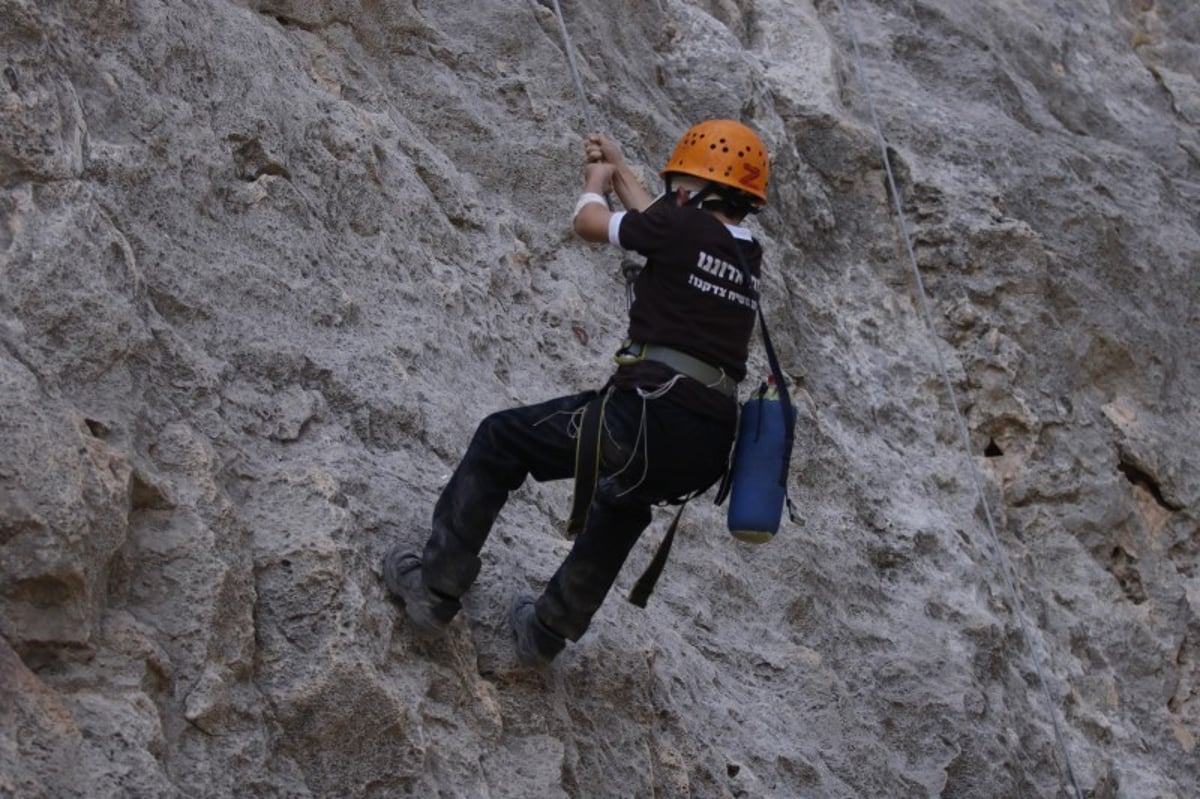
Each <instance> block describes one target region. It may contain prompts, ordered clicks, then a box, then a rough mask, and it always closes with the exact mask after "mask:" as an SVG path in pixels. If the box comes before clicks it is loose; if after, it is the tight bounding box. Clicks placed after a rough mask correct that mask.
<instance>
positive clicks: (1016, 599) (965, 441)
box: [842, 3, 1083, 799]
mask: <svg viewBox="0 0 1200 799" xmlns="http://www.w3.org/2000/svg"><path fill="white" fill-rule="evenodd" d="M842 16H843V17H845V19H846V30H847V31H848V33H849V35H850V42H851V44H852V45H853V48H854V71H855V72H856V73H857V74H858V81H859V83H860V84H861V85H862V90H863V96H864V97H865V98H866V101H867V108H868V110H869V112H870V116H871V124H872V125H873V126H874V128H875V135H876V137H877V139H878V141H879V149H880V152H881V154H882V158H883V167H884V170H885V171H886V172H887V182H888V189H889V190H890V191H891V195H892V203H893V205H894V206H895V210H896V221H897V224H898V225H899V227H900V235H901V236H902V237H903V239H904V246H905V249H906V250H907V251H908V260H909V265H910V267H911V269H912V274H913V279H914V280H915V281H916V285H917V294H918V296H919V297H920V300H921V312H922V314H923V316H924V317H925V327H926V328H927V329H928V331H929V336H930V338H931V339H932V341H933V349H934V351H935V352H936V353H937V363H938V370H939V371H940V372H941V377H942V382H943V383H944V384H945V385H946V393H947V394H948V395H949V397H950V405H951V407H952V408H953V409H954V417H955V420H956V422H957V424H958V436H959V439H960V440H961V442H962V445H963V449H964V450H965V452H966V455H967V463H968V466H969V471H970V473H971V479H972V481H973V482H974V485H975V492H976V494H978V496H979V502H980V504H981V505H982V507H983V515H984V517H985V519H986V520H987V527H988V532H989V533H991V542H992V548H993V549H994V550H995V552H996V555H997V558H998V560H999V561H1000V566H1001V569H1000V571H1001V573H1002V574H1003V575H1004V583H1005V586H1006V587H1007V589H1008V595H1009V597H1010V599H1011V600H1012V603H1013V610H1014V615H1015V616H1016V617H1017V622H1018V624H1019V626H1020V628H1021V637H1022V638H1023V639H1024V641H1025V646H1026V647H1028V648H1029V653H1030V657H1031V658H1032V659H1033V666H1034V670H1035V672H1036V673H1037V677H1038V683H1039V684H1040V685H1041V688H1042V695H1043V698H1044V699H1045V701H1046V705H1047V709H1048V711H1049V714H1050V720H1051V721H1052V722H1053V725H1054V737H1055V740H1056V741H1057V742H1058V748H1059V750H1060V751H1061V752H1062V758H1063V765H1064V767H1065V769H1066V772H1067V778H1068V780H1069V781H1070V783H1071V788H1072V789H1073V790H1074V793H1075V797H1076V799H1083V792H1082V791H1080V790H1079V783H1078V782H1076V780H1075V770H1074V768H1072V765H1071V754H1070V751H1069V750H1068V749H1067V744H1066V741H1065V739H1064V738H1063V733H1062V727H1061V725H1060V723H1059V720H1058V710H1057V707H1058V705H1057V703H1056V702H1055V701H1054V697H1052V696H1051V695H1050V687H1049V683H1048V682H1047V681H1046V678H1045V675H1044V674H1043V673H1042V664H1041V660H1040V658H1039V657H1038V654H1037V651H1036V650H1035V649H1034V647H1033V637H1032V636H1031V635H1030V634H1029V625H1028V622H1027V621H1026V620H1025V611H1024V605H1023V603H1022V602H1021V597H1020V594H1019V593H1018V591H1017V587H1016V582H1015V581H1014V579H1013V576H1012V566H1011V564H1010V563H1009V560H1008V556H1007V554H1006V553H1005V550H1004V547H1003V546H1002V545H1001V543H1000V536H999V535H998V534H997V533H996V522H995V520H994V518H993V517H992V508H991V504H990V503H989V502H988V499H987V494H985V493H984V490H983V478H982V477H981V475H980V473H979V467H978V465H977V464H976V463H975V457H974V454H973V452H972V450H971V435H970V433H969V432H968V430H967V422H966V419H965V418H964V417H963V413H962V410H961V409H960V408H959V405H958V397H957V395H956V394H955V391H954V383H953V382H952V381H951V380H950V373H949V371H948V370H947V369H946V359H945V357H944V356H943V354H942V344H941V340H940V339H939V338H938V336H937V330H936V328H935V326H934V323H933V312H932V311H931V310H930V306H929V296H928V294H926V292H925V282H924V280H922V278H921V268H920V266H918V264H917V254H916V251H915V250H914V249H913V241H912V236H911V235H910V234H909V231H908V221H907V218H906V217H905V215H904V204H903V202H902V201H901V198H900V190H899V189H898V188H897V186H896V177H895V174H894V173H893V172H892V161H891V157H890V156H889V155H888V146H887V140H886V139H885V138H884V135H883V125H882V124H880V122H879V116H878V115H877V114H876V113H875V100H874V99H873V95H872V93H871V87H870V85H869V84H868V82H867V74H866V72H865V70H864V69H863V63H862V53H861V52H860V51H859V45H858V33H857V31H856V30H855V27H854V18H853V16H852V15H851V14H850V9H849V8H848V5H847V4H846V3H843V4H842Z"/></svg>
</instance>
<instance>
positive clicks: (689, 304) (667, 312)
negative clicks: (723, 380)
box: [615, 201, 762, 420]
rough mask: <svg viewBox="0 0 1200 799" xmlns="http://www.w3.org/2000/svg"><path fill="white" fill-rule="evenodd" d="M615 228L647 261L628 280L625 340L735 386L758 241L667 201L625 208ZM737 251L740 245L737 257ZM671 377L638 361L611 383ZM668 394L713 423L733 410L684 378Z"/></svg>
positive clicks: (742, 369)
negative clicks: (710, 370) (687, 360)
mask: <svg viewBox="0 0 1200 799" xmlns="http://www.w3.org/2000/svg"><path fill="white" fill-rule="evenodd" d="M618 224H619V227H618V228H617V238H618V239H619V243H620V246H621V247H622V248H624V249H627V250H635V251H636V252H638V253H640V254H642V255H644V256H646V259H647V260H646V265H645V267H644V268H643V269H642V271H641V274H640V275H639V276H638V279H637V282H636V283H634V302H633V305H632V307H631V308H630V310H629V338H630V339H632V340H634V341H637V342H642V343H649V344H660V345H663V346H666V347H671V348H672V349H676V350H680V351H681V352H686V353H688V354H689V355H692V356H693V357H696V358H699V359H700V360H702V361H704V362H705V363H708V364H710V365H712V366H715V367H718V368H720V369H723V370H724V371H725V373H726V374H728V375H730V376H731V377H733V379H734V380H737V381H739V382H740V381H741V380H742V379H743V378H744V377H745V376H746V358H747V355H748V350H749V346H750V335H751V333H752V332H753V330H754V318H755V313H756V308H757V297H758V279H759V269H760V266H761V264H762V248H761V247H760V246H759V244H758V242H756V241H754V240H753V239H751V238H746V239H739V238H737V237H735V236H734V234H733V232H732V231H731V230H730V229H729V228H728V227H726V226H725V225H724V224H723V223H722V222H721V221H720V220H718V219H716V218H715V217H713V216H712V215H711V214H709V213H707V212H705V211H701V210H699V209H697V208H691V207H679V206H676V205H674V204H671V203H670V202H669V201H667V202H659V203H656V204H655V205H653V206H651V207H650V208H648V209H646V211H644V212H638V211H629V212H627V213H625V214H624V215H623V216H622V217H621V219H620V220H619V223H618ZM735 248H740V250H741V257H740V258H739V257H738V250H737V249H735ZM743 264H744V265H745V266H746V268H747V269H748V270H749V272H750V274H745V270H743ZM671 374H672V373H671V370H670V369H667V368H666V367H663V366H662V365H660V364H656V363H653V362H643V363H640V364H636V365H633V366H625V367H621V368H620V369H619V370H618V371H617V375H616V377H615V383H616V384H617V385H618V386H623V387H632V386H634V385H653V384H656V383H660V382H663V381H664V380H666V379H669V378H670V376H671ZM667 396H669V397H671V398H673V399H675V400H676V401H678V402H680V403H681V404H683V405H686V406H687V407H689V408H691V409H693V410H695V411H698V412H700V413H703V414H705V415H708V416H713V417H716V418H721V419H726V420H728V419H729V418H730V416H731V414H736V412H737V401H736V400H735V399H733V398H730V397H726V396H724V395H722V394H720V393H719V392H716V391H713V390H711V389H708V388H705V387H704V386H703V385H701V384H700V383H698V382H696V381H694V380H690V379H689V380H684V381H682V382H681V383H679V384H677V387H676V388H674V389H672V391H671V392H670V393H669V394H668V395H667Z"/></svg>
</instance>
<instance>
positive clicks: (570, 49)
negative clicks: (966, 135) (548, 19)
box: [554, 0, 596, 133]
mask: <svg viewBox="0 0 1200 799" xmlns="http://www.w3.org/2000/svg"><path fill="white" fill-rule="evenodd" d="M554 16H555V17H556V18H557V19H558V30H559V31H560V32H561V33H562V38H563V49H564V50H566V51H567V65H568V66H569V67H570V68H571V77H572V78H573V79H574V81H575V92H576V94H578V95H579V104H580V106H582V107H583V124H584V125H586V126H587V129H588V132H589V133H591V132H592V131H594V130H595V129H596V128H595V127H594V126H593V125H592V110H591V108H590V107H589V106H588V100H587V92H585V91H584V89H583V80H582V79H580V77H579V67H577V66H576V65H575V47H574V46H573V45H572V44H571V34H570V33H568V32H567V21H566V18H565V17H563V12H562V6H560V5H559V4H558V0H554Z"/></svg>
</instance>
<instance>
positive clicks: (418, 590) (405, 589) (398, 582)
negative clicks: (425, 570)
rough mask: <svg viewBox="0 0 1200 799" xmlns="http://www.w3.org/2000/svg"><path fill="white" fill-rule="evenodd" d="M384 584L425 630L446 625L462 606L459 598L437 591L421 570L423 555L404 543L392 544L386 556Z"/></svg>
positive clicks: (384, 557) (411, 617)
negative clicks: (401, 546)
mask: <svg viewBox="0 0 1200 799" xmlns="http://www.w3.org/2000/svg"><path fill="white" fill-rule="evenodd" d="M383 584H384V585H386V586H387V589H388V592H389V593H391V595H392V598H393V599H396V600H397V601H399V602H401V603H402V604H403V605H404V612H405V613H407V614H408V618H410V619H412V621H413V623H414V624H415V625H417V627H420V628H421V629H422V630H437V629H440V628H442V627H445V626H446V625H447V624H449V623H450V620H451V619H453V618H454V616H455V614H457V613H458V611H459V610H460V609H461V608H462V603H461V602H459V601H458V600H457V599H453V598H451V597H447V596H442V595H441V594H436V593H434V592H433V590H432V589H430V587H429V586H428V585H426V584H425V578H424V577H423V576H422V574H421V558H420V557H418V556H417V553H415V552H405V551H404V550H402V549H401V548H400V547H392V549H391V550H389V551H388V553H387V554H386V555H384V556H383Z"/></svg>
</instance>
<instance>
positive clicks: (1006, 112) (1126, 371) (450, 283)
mask: <svg viewBox="0 0 1200 799" xmlns="http://www.w3.org/2000/svg"><path fill="white" fill-rule="evenodd" d="M563 6H564V11H565V14H566V17H567V24H568V26H569V29H570V31H571V35H572V39H573V41H574V45H575V48H576V51H577V56H578V62H579V68H580V70H581V77H582V80H583V83H584V84H585V85H586V86H587V90H588V107H589V110H590V113H591V115H592V116H593V117H594V119H595V120H596V124H598V125H600V126H602V127H603V128H604V129H605V130H606V131H608V132H610V133H611V134H612V135H613V136H614V137H615V138H616V139H618V140H619V141H621V142H622V143H623V145H624V147H625V149H626V152H627V154H628V156H629V157H630V159H631V160H634V161H637V162H640V163H643V164H645V165H646V167H647V170H646V174H647V175H648V177H649V178H651V179H653V176H654V170H655V169H656V168H657V167H658V166H659V165H660V163H661V162H662V160H663V159H664V158H665V157H666V154H667V153H668V152H669V149H670V147H671V146H672V144H673V142H674V140H675V138H676V137H677V136H678V135H679V134H681V133H682V131H683V130H685V129H686V127H687V126H688V125H690V124H691V123H692V122H695V121H697V120H699V119H702V118H707V117H715V116H734V117H739V118H742V119H744V120H745V121H747V122H748V123H750V124H751V125H753V126H754V127H756V128H757V129H758V130H760V131H761V132H762V134H763V136H764V138H765V139H766V140H767V142H768V144H769V145H770V147H771V149H772V151H773V175H772V188H771V204H770V206H769V208H768V209H767V210H766V211H765V212H764V213H763V214H761V215H760V216H759V217H758V218H757V220H756V222H755V223H754V225H753V226H754V229H755V231H756V234H757V235H758V236H759V237H760V238H761V239H762V240H763V242H764V244H765V246H766V248H767V250H768V269H769V272H770V274H769V277H768V279H767V281H766V290H765V302H766V308H767V315H768V318H769V321H770V324H771V326H772V331H773V334H774V337H775V339H776V341H777V344H778V348H779V349H780V351H781V356H782V358H783V360H784V362H785V364H786V369H787V371H788V372H789V373H790V374H791V375H792V377H793V379H794V380H795V381H796V384H797V387H798V388H799V389H801V390H800V392H799V393H800V396H801V400H802V402H801V419H800V424H799V427H798V446H797V451H796V456H795V460H794V464H793V481H792V485H791V494H792V497H793V500H794V501H795V503H796V506H797V511H798V513H799V515H800V516H801V517H802V519H803V521H802V523H800V524H793V525H786V526H785V528H784V529H783V531H781V533H780V535H779V536H778V537H777V539H776V540H775V541H774V542H772V543H770V544H767V545H764V546H761V547H754V546H751V545H745V544H740V543H738V542H735V541H733V540H732V539H731V538H730V537H729V536H728V534H727V533H726V531H725V529H724V519H723V516H722V511H721V509H717V508H714V507H713V506H712V504H711V503H709V502H707V501H698V502H694V503H693V504H692V505H691V506H690V507H689V509H688V511H687V514H686V515H685V521H684V525H683V528H682V534H681V537H680V540H679V541H677V542H676V546H675V551H674V554H673V556H672V560H671V562H670V563H669V565H668V567H667V570H666V573H665V575H664V577H663V579H662V581H661V582H660V586H659V589H658V592H657V593H656V594H655V595H654V597H653V598H652V599H651V601H650V606H649V608H648V609H647V610H645V611H641V610H638V609H637V608H634V607H633V606H631V605H629V604H628V603H625V602H623V601H622V599H621V597H620V596H617V595H615V594H614V596H612V597H610V600H609V602H608V603H607V604H606V605H605V607H604V608H603V609H602V611H601V612H600V614H599V615H598V616H597V619H596V621H595V623H594V625H593V628H592V630H591V631H589V633H588V635H587V636H585V637H584V638H583V639H582V640H581V641H580V642H579V643H578V644H576V645H573V646H571V647H569V649H568V651H567V652H566V653H564V655H563V656H562V657H561V658H560V659H559V661H557V662H556V664H555V667H554V669H553V670H551V671H550V672H548V673H537V672H530V671H527V670H524V669H522V668H520V667H519V666H518V664H517V663H516V660H515V656H514V654H513V651H512V647H511V643H510V640H509V638H508V632H507V629H506V626H505V610H504V609H505V606H506V603H507V601H508V599H509V597H510V596H511V595H512V593H514V592H515V591H517V590H522V589H527V588H538V587H540V585H541V584H542V583H543V582H544V581H545V580H546V579H548V578H549V576H550V575H551V574H552V572H553V570H554V568H555V567H556V565H557V563H558V560H559V559H560V558H561V557H562V556H563V554H564V553H565V552H566V550H567V547H568V546H569V545H568V543H567V542H566V541H564V540H563V539H562V538H561V536H560V535H559V530H560V529H561V527H562V523H563V520H564V516H565V514H566V509H567V504H568V497H569V487H568V486H566V485H562V484H549V485H537V484H532V483H531V484H529V485H527V486H526V487H524V488H523V489H522V490H521V491H519V492H518V493H516V494H515V495H514V496H513V498H512V501H511V502H510V504H509V506H508V507H507V508H506V509H505V511H504V513H503V514H502V516H501V518H500V521H499V523H498V525H497V528H496V530H495V532H494V534H493V537H492V539H491V540H490V542H489V544H488V547H487V548H486V550H485V552H484V571H483V574H482V576H481V579H480V581H479V582H478V583H477V585H476V588H475V589H474V590H473V591H472V592H471V593H470V594H468V596H467V597H466V602H465V613H464V614H463V615H462V616H461V617H460V618H459V619H458V620H456V622H455V623H454V624H453V625H452V627H451V628H450V630H449V632H448V633H447V634H446V635H445V636H442V637H434V638H422V637H419V636H417V635H415V634H414V632H413V630H412V629H411V628H410V627H409V626H408V624H407V623H406V621H405V619H404V618H403V616H402V614H401V613H399V612H398V610H397V608H396V607H395V606H394V605H393V604H391V603H390V602H389V601H388V600H387V599H386V597H385V595H384V592H383V590H382V588H381V585H380V582H379V567H378V563H379V559H380V556H381V555H382V553H383V552H384V551H385V550H386V549H387V548H388V547H389V546H390V545H391V544H392V543H393V542H396V541H405V542H411V543H413V544H414V545H415V544H417V543H419V542H420V541H422V540H423V538H424V536H425V534H426V531H427V529H428V519H429V515H430V512H431V509H432V505H433V501H434V499H435V497H436V495H437V491H438V490H439V487H440V486H441V485H442V484H443V483H444V481H445V480H446V478H447V477H448V475H449V473H450V471H451V470H452V469H453V467H454V464H455V463H456V460H457V458H458V457H459V455H460V454H461V452H462V450H463V448H464V447H465V445H466V442H467V440H468V438H469V436H470V434H471V432H472V430H473V428H474V425H475V424H476V422H477V421H478V420H479V419H480V418H482V417H483V416H484V415H485V414H487V413H489V412H491V411H494V410H498V409H500V408H503V407H506V406H509V405H512V404H516V403H525V402H532V401H537V400H541V399H546V398H549V397H551V396H555V395H557V394H561V393H567V392H569V391H578V390H582V389H584V388H587V387H594V386H597V385H599V384H600V383H601V382H603V380H604V379H605V378H606V376H607V373H608V371H609V368H610V362H609V354H610V353H611V351H612V350H613V349H614V348H615V347H616V345H617V344H618V342H619V340H620V338H621V336H622V333H623V306H624V299H623V287H622V285H621V283H620V279H619V276H618V274H617V269H616V267H617V262H618V255H617V253H616V252H615V251H613V250H608V249H604V248H599V247H592V246H589V245H585V244H582V243H580V242H579V241H578V240H576V239H574V237H573V236H572V235H571V234H570V225H569V217H570V209H571V208H572V206H573V204H574V200H575V197H576V195H577V192H578V190H579V186H580V161H581V147H580V144H579V142H580V139H581V137H582V135H583V134H584V133H585V132H586V131H585V130H584V123H583V112H582V108H581V103H580V98H579V97H578V96H577V95H576V92H575V88H574V82H573V81H572V78H571V74H570V72H569V70H568V68H567V60H566V55H565V49H564V45H563V41H562V39H561V37H560V35H559V30H558V25H557V21H556V20H555V18H554V14H553V4H548V3H544V2H534V1H533V0H529V1H528V2H500V0H480V1H479V2H471V3H416V2H412V3H401V2H388V3H380V2H370V1H368V0H328V1H327V2H314V1H313V0H194V1H193V2H187V3H181V2H177V3H163V2H158V1H157V0H99V2H82V1H81V0H0V52H2V53H3V57H2V60H3V63H2V64H0V68H2V72H3V75H2V80H0V108H2V114H0V344H2V346H0V402H2V407H3V412H2V413H0V634H2V637H0V795H3V796H20V797H43V796H44V797H105V796H113V797H116V796H256V797H261V796H278V797H284V796H287V797H296V796H313V797H318V796H372V797H383V796H442V797H459V796H461V797H475V796H488V797H534V796H536V797H567V796H569V797H626V796H628V797H632V796H638V797H644V796H656V797H684V796H693V797H737V796H746V797H797V796H806V797H859V796H888V797H926V796H946V797H1016V796H1022V797H1031V796H1039V797H1042V796H1044V797H1054V796H1075V795H1087V796H1093V797H1164V798H1165V797H1177V798H1178V799H1183V798H1184V797H1194V796H1197V795H1200V765H1198V764H1200V753H1198V752H1197V741H1198V739H1200V687H1198V683H1200V621H1198V618H1200V617H1198V611H1200V521H1198V509H1200V469H1198V468H1197V466H1198V463H1197V459H1198V456H1197V452H1198V451H1200V433H1197V430H1198V429H1200V408H1198V404H1197V400H1196V397H1197V396H1198V395H1200V374H1198V371H1197V365H1196V364H1197V361H1196V357H1195V354H1194V351H1193V346H1194V342H1195V341H1196V340H1197V336H1198V335H1200V316H1198V311H1197V308H1200V281H1197V279H1196V273H1195V265H1196V263H1197V261H1198V259H1200V232H1198V229H1200V225H1198V222H1200V219H1198V211H1197V209H1198V208H1200V6H1197V5H1195V4H1194V3H1167V2H1155V0H1107V2H1105V0H1062V1H1061V2H1055V3H1050V2H1039V3H1016V4H1009V3H994V2H985V0H970V2H963V1H962V0H910V1H909V2H904V3H893V2H881V1H880V0H875V2H868V0H846V1H845V2H842V3H831V2H822V1H820V0H743V1H742V2H732V0H687V1H686V2H685V0H658V1H657V2H641V0H614V1H613V2H610V3H590V4H589V3H581V2H577V1H575V0H568V2H565V3H564V4H563ZM856 42H857V47H856ZM856 52H857V53H859V54H860V55H859V56H856ZM860 66H861V74H860V72H859V67H860ZM861 78H865V81H866V85H867V86H868V87H869V89H870V91H869V94H868V93H867V92H866V91H864V88H863V85H864V84H863V82H862V80H861ZM872 103H873V105H874V110H875V112H876V113H877V116H878V119H879V122H880V125H881V127H882V129H883V131H884V133H885V135H886V138H887V142H888V150H887V152H888V154H889V161H890V163H891V166H892V167H893V169H894V171H895V176H896V181H897V185H898V187H899V193H900V196H901V197H902V200H903V209H904V217H903V219H904V227H905V229H907V230H908V231H909V232H910V233H911V235H912V240H913V243H914V250H913V252H914V254H915V259H916V261H917V262H918V264H919V267H920V275H921V285H923V287H924V290H925V292H927V295H928V298H929V305H928V307H929V310H930V318H931V320H932V323H933V329H932V330H929V329H928V328H927V327H926V323H925V318H924V313H923V308H924V304H923V301H922V294H921V285H919V284H918V281H917V279H916V277H915V276H914V273H913V272H912V270H911V269H910V266H909V258H908V254H907V251H906V248H905V246H904V241H903V238H902V236H901V227H900V224H899V221H900V217H898V216H897V214H895V213H894V212H893V208H892V205H891V198H890V196H889V194H888V191H887V181H886V177H885V173H884V169H883V166H884V162H883V159H882V156H881V149H880V147H879V145H878V143H877V139H876V133H875V129H874V127H873V125H872ZM941 363H944V364H945V371H946V374H947V377H948V378H949V381H950V383H951V384H952V386H953V390H954V393H953V395H951V394H949V393H948V392H947V390H946V386H945V385H944V383H943V380H942V378H941V375H940V371H941V368H940V364H941ZM755 372H756V373H762V372H765V366H764V365H763V361H762V356H761V352H756V354H755ZM951 396H953V397H954V399H955V403H956V404H957V406H958V408H959V409H960V410H961V413H962V418H963V419H964V421H965V427H966V433H967V436H968V438H969V440H970V454H968V452H967V447H966V446H964V444H963V442H962V441H961V439H960V435H959V424H958V421H957V418H958V417H957V416H956V414H955V410H954V407H955V403H952V402H951ZM981 498H982V499H985V500H986V506H985V505H984V504H983V502H981ZM985 508H986V510H987V512H986V513H985ZM989 515H990V517H991V520H992V522H993V525H992V526H993V527H994V529H995V537H993V534H992V532H991V530H990V529H989V524H988V516H989ZM662 529H663V522H661V521H660V522H659V524H658V525H656V526H655V527H653V528H651V531H650V532H648V534H647V535H646V537H645V538H644V540H643V541H642V543H641V544H640V545H639V547H638V548H637V549H636V550H635V552H634V554H633V556H632V557H631V559H630V563H629V564H628V568H627V570H626V573H625V574H623V575H622V577H621V579H620V581H619V583H618V589H619V590H620V591H621V592H622V593H623V592H625V591H627V590H628V588H629V587H630V585H631V584H632V581H633V579H634V578H635V577H636V576H637V573H638V572H639V571H640V569H641V568H642V567H643V566H644V565H645V563H646V562H647V561H648V559H649V557H650V554H651V552H652V549H653V546H654V545H655V544H656V543H657V539H658V538H659V536H660V535H661V530H662ZM1056 725H1057V727H1058V730H1057V731H1056ZM1060 738H1061V740H1060ZM1077 789H1078V792H1079V793H1078V794H1077V792H1076V791H1077Z"/></svg>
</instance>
